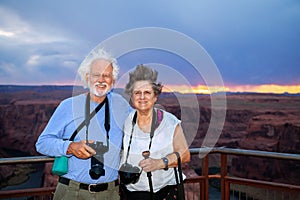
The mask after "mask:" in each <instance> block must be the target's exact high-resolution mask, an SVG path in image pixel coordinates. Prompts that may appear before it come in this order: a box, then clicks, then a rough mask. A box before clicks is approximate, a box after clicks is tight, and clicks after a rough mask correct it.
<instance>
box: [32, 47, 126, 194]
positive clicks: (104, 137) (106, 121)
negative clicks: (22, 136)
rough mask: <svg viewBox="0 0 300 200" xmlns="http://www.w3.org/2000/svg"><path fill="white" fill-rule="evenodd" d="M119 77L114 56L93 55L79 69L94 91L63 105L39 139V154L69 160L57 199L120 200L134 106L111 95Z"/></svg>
mask: <svg viewBox="0 0 300 200" xmlns="http://www.w3.org/2000/svg"><path fill="white" fill-rule="evenodd" d="M118 72H119V67H118V65H117V62H116V60H115V59H114V58H112V57H111V55H110V54H108V53H107V52H106V51H104V50H103V49H98V50H94V51H92V52H91V53H90V55H89V56H88V57H87V58H86V59H85V61H84V62H83V63H82V64H81V66H80V67H79V69H78V74H79V75H80V77H81V79H82V80H83V82H84V86H85V87H87V88H89V92H88V93H85V94H80V95H78V96H73V97H70V98H68V99H65V100H63V101H62V102H61V103H60V104H59V106H58V107H57V108H56V110H55V112H54V113H53V115H52V117H51V119H50V120H49V122H48V124H47V126H46V127H45V129H44V130H43V132H42V133H41V135H40V137H39V138H38V141H37V143H36V149H37V151H38V152H40V153H42V154H44V155H48V156H55V157H59V156H66V157H68V172H67V173H66V174H64V175H62V176H60V177H59V182H58V184H57V188H56V191H55V194H54V199H119V198H120V197H119V194H118V192H119V187H118V181H117V180H118V167H119V162H120V160H119V154H120V149H121V146H122V137H123V132H122V128H123V123H124V120H125V118H126V117H127V115H128V114H129V112H130V111H131V107H130V106H129V104H128V102H127V101H126V100H125V99H123V98H122V97H121V96H120V95H119V94H116V93H114V92H113V91H112V87H113V85H114V83H115V80H116V78H117V76H118ZM99 105H100V106H101V107H100V109H99ZM97 106H98V107H97ZM96 107H97V108H96ZM93 112H94V113H96V114H95V115H92V113H93ZM80 125H81V126H80ZM72 135H73V138H74V139H73V138H71V137H72ZM70 138H71V140H70Z"/></svg>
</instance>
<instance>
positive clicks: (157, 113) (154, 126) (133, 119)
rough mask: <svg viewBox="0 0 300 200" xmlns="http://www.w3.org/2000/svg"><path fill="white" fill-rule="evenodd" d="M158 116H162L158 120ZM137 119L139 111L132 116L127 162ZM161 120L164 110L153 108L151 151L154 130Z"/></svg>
mask: <svg viewBox="0 0 300 200" xmlns="http://www.w3.org/2000/svg"><path fill="white" fill-rule="evenodd" d="M158 115H159V116H158ZM158 117H160V118H159V120H157V119H158ZM136 120H137V112H135V113H134V116H133V118H132V127H131V134H130V138H129V144H128V148H127V154H126V159H125V163H127V160H128V157H129V151H130V146H131V142H132V136H133V130H134V126H135V124H136ZM161 120H162V111H161V110H157V112H156V111H155V109H153V114H152V121H151V130H150V142H149V151H150V148H151V144H152V138H153V136H154V131H155V129H156V128H157V127H158V126H159V124H160V122H161Z"/></svg>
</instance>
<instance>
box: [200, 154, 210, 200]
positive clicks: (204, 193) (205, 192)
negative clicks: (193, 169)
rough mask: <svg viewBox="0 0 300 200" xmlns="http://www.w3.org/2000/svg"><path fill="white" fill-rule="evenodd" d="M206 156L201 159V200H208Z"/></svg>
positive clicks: (207, 163)
mask: <svg viewBox="0 0 300 200" xmlns="http://www.w3.org/2000/svg"><path fill="white" fill-rule="evenodd" d="M208 155H209V154H207V155H206V156H205V157H204V158H203V159H202V176H203V177H204V186H203V188H201V193H202V194H200V195H201V197H202V199H203V198H204V199H203V200H208V187H209V180H208V165H209V162H208Z"/></svg>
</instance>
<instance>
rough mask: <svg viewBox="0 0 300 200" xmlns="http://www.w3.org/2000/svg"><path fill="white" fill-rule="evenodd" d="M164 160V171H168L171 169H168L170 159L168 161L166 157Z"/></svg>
mask: <svg viewBox="0 0 300 200" xmlns="http://www.w3.org/2000/svg"><path fill="white" fill-rule="evenodd" d="M162 160H163V161H164V164H165V168H164V170H168V169H169V168H168V165H169V161H168V159H167V158H166V157H163V158H162Z"/></svg>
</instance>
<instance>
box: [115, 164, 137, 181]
mask: <svg viewBox="0 0 300 200" xmlns="http://www.w3.org/2000/svg"><path fill="white" fill-rule="evenodd" d="M119 175H120V180H121V183H123V184H125V185H127V184H130V183H132V184H135V183H137V182H138V180H139V178H140V175H141V170H140V169H139V168H138V167H136V166H132V165H131V164H129V163H124V164H122V166H121V167H120V169H119Z"/></svg>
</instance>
